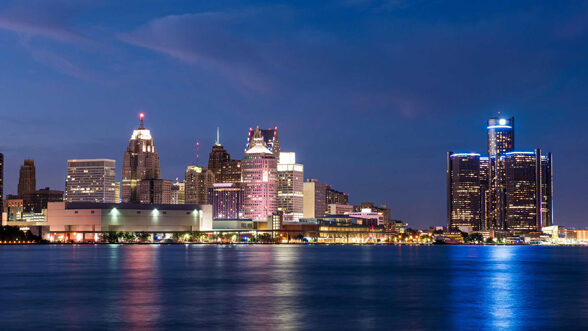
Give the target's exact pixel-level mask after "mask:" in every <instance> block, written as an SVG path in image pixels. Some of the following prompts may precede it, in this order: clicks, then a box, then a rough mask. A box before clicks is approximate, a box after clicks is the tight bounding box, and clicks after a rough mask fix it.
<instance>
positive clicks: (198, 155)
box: [196, 141, 200, 166]
mask: <svg viewBox="0 0 588 331" xmlns="http://www.w3.org/2000/svg"><path fill="white" fill-rule="evenodd" d="M199 150H200V142H199V141H197V142H196V166H198V159H199V158H200V151H199Z"/></svg>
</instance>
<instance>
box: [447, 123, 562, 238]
mask: <svg viewBox="0 0 588 331" xmlns="http://www.w3.org/2000/svg"><path fill="white" fill-rule="evenodd" d="M487 130H488V154H489V155H488V156H487V157H482V156H480V155H479V154H476V153H458V154H452V153H449V154H448V156H447V203H448V223H449V224H448V226H449V229H450V230H458V229H459V230H464V229H471V230H473V231H479V230H495V231H504V230H507V231H510V232H516V233H523V232H534V231H541V228H542V227H544V226H550V225H552V224H553V169H552V156H551V154H550V153H548V154H547V155H541V151H540V150H536V151H535V152H515V151H514V148H515V145H514V141H515V136H514V118H513V117H510V118H503V117H493V118H490V119H489V120H488V127H487Z"/></svg>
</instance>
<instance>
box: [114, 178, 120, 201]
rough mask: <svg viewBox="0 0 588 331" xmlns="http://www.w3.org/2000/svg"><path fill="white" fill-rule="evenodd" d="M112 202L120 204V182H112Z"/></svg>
mask: <svg viewBox="0 0 588 331" xmlns="http://www.w3.org/2000/svg"><path fill="white" fill-rule="evenodd" d="M114 202H115V203H120V182H114Z"/></svg>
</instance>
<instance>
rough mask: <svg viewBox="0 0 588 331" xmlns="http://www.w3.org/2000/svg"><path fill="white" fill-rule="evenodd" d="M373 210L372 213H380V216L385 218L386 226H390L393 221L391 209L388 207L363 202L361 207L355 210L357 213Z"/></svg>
mask: <svg viewBox="0 0 588 331" xmlns="http://www.w3.org/2000/svg"><path fill="white" fill-rule="evenodd" d="M367 208H369V209H371V210H372V211H374V212H376V213H378V214H379V215H380V216H382V217H383V218H384V224H389V223H391V221H392V217H391V213H390V208H388V207H386V205H380V206H376V204H375V203H373V202H362V203H361V204H359V206H356V207H355V208H354V210H355V211H361V210H362V209H367Z"/></svg>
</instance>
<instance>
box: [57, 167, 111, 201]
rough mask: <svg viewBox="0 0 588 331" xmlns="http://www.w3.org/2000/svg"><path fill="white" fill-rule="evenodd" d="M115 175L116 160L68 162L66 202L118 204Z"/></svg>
mask: <svg viewBox="0 0 588 331" xmlns="http://www.w3.org/2000/svg"><path fill="white" fill-rule="evenodd" d="M115 173H116V161H115V160H109V159H78V160H68V161H67V179H66V181H65V200H66V201H67V202H100V203H114V202H118V200H117V199H116V181H115Z"/></svg>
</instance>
